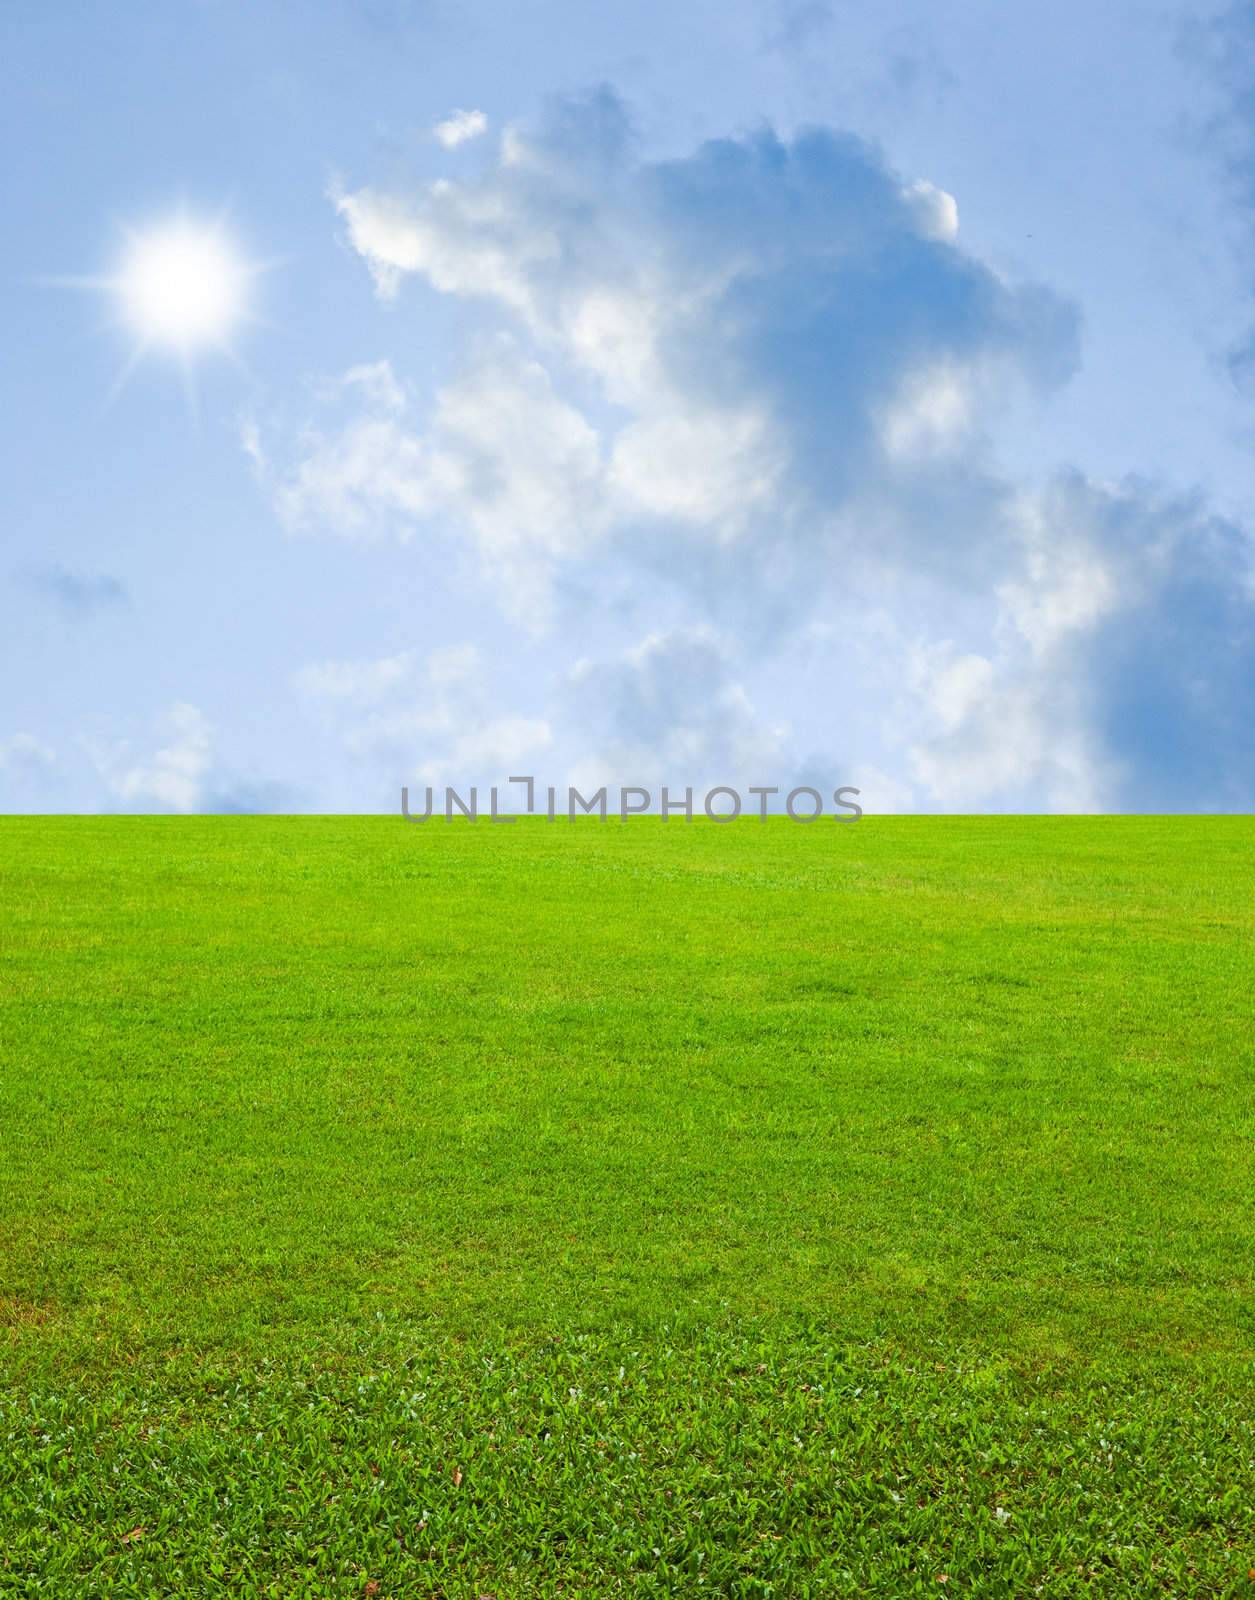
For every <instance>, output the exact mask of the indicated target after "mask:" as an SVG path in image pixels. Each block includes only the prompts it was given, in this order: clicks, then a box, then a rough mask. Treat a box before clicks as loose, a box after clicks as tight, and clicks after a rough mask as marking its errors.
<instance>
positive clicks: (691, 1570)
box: [0, 818, 1255, 1600]
mask: <svg viewBox="0 0 1255 1600" xmlns="http://www.w3.org/2000/svg"><path fill="white" fill-rule="evenodd" d="M0 906H2V907H3V920H2V922H0V940H2V947H0V1130H2V1138H0V1143H2V1150H0V1252H2V1269H3V1270H2V1276H0V1324H3V1331H2V1333H0V1379H2V1380H3V1388H2V1390H0V1593H2V1594H6V1595H7V1594H13V1595H22V1596H27V1595H51V1596H56V1597H58V1600H79V1597H82V1600H87V1597H92V1600H95V1597H97V1596H104V1595H108V1596H115V1595H116V1596H144V1597H157V1596H162V1597H169V1596H227V1595H242V1596H243V1595H249V1596H252V1595H258V1596H261V1595H266V1596H271V1595H273V1596H283V1597H309V1600H313V1597H320V1600H321V1597H324V1596H342V1595H343V1596H378V1597H379V1600H388V1597H394V1596H406V1597H409V1596H415V1597H418V1596H423V1597H427V1596H441V1597H450V1600H452V1597H459V1600H461V1597H468V1600H473V1597H479V1596H486V1595H491V1596H493V1597H494V1600H508V1597H514V1596H541V1595H545V1596H559V1595H561V1596H568V1597H569V1596H583V1595H590V1596H602V1595H607V1596H609V1595H617V1594H631V1595H650V1596H664V1595H700V1594H709V1595H730V1596H744V1597H749V1596H768V1595H774V1596H785V1595H789V1596H793V1595H797V1596H846V1595H848V1596H885V1597H893V1600H896V1597H899V1596H910V1595H938V1594H965V1595H981V1596H1015V1597H1021V1596H1034V1595H1044V1596H1049V1597H1056V1596H1074V1595H1075V1596H1081V1595H1100V1596H1108V1595H1148V1594H1155V1595H1178V1596H1200V1595H1237V1594H1247V1595H1249V1594H1252V1593H1255V1582H1253V1581H1252V1579H1251V1571H1252V1569H1253V1568H1255V1403H1253V1388H1252V1362H1251V1355H1252V1324H1253V1317H1252V1298H1251V1290H1252V1278H1253V1277H1255V1212H1253V1203H1255V1159H1253V1154H1252V1142H1251V1134H1252V1125H1253V1123H1255V1116H1253V1112H1255V1096H1253V1094H1252V1087H1253V1080H1255V1072H1253V1062H1255V1021H1253V1018H1252V1011H1253V1010H1255V821H1253V820H1250V819H1241V818H1229V819H1224V818H1220V819H1217V818H1210V819H1208V818H1197V819H1168V818H1159V819H1150V818H1143V819H1127V818H1126V819H1103V820H1098V819H1049V820H1048V819H1011V818H1004V819H976V818H966V819H955V818H949V819H946V818H933V819H905V818H904V819H881V818H868V819H865V820H864V821H863V822H861V823H859V824H857V825H856V826H853V827H848V826H847V827H841V826H838V825H836V824H835V823H832V822H828V821H826V822H823V823H818V824H816V825H814V826H812V827H798V826H794V825H791V824H789V823H787V822H784V821H778V822H772V823H769V824H767V825H765V826H763V825H760V824H758V823H755V822H750V821H745V822H741V823H737V824H735V825H730V826H719V827H717V826H715V825H712V824H704V825H703V824H694V825H692V826H686V825H684V824H683V823H682V822H679V821H671V822H668V823H666V824H664V823H661V822H659V821H657V820H654V819H640V820H637V821H634V822H633V823H630V824H629V825H627V826H626V827H623V826H617V825H608V826H600V825H598V824H596V823H593V822H588V823H577V824H575V825H567V824H559V825H554V826H547V825H545V824H543V823H530V822H524V823H520V824H518V825H516V826H513V827H492V826H490V825H487V824H483V823H481V824H477V825H474V826H472V825H469V824H462V825H453V826H447V825H445V824H444V823H439V822H437V823H431V824H429V825H427V826H426V827H421V828H420V827H407V826H405V825H404V824H403V823H402V822H401V821H400V820H399V819H393V818H370V819H366V818H348V819H345V818H308V819H292V818H203V819H149V818H111V819H92V818H63V819H56V820H53V819H15V818H6V819H0Z"/></svg>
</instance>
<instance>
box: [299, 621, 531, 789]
mask: <svg viewBox="0 0 1255 1600" xmlns="http://www.w3.org/2000/svg"><path fill="white" fill-rule="evenodd" d="M297 682H298V685H299V687H300V688H301V690H302V691H303V693H304V694H306V695H307V696H308V697H309V698H310V699H311V700H312V701H314V702H315V703H316V705H317V708H318V710H319V711H320V713H321V714H322V716H323V717H324V718H325V719H326V721H327V722H328V724H329V726H330V727H331V728H332V729H333V731H334V732H335V734H336V736H337V737H338V738H339V739H340V741H341V742H342V744H343V746H344V748H345V749H346V750H347V751H348V752H349V753H350V755H351V756H352V757H353V758H354V759H355V760H365V761H367V762H369V763H371V764H372V765H373V766H375V767H377V768H380V769H382V770H386V771H387V772H388V774H389V776H390V777H391V778H393V779H395V781H397V782H399V783H412V782H415V781H419V782H422V783H425V784H433V785H435V784H441V783H453V784H458V783H461V784H472V783H473V784H480V785H485V786H486V785H490V784H493V783H503V782H504V781H505V779H506V778H508V777H509V774H510V772H511V771H512V770H514V768H515V767H517V766H518V764H519V763H522V762H527V761H528V760H531V759H534V758H535V757H536V756H537V755H539V754H541V753H542V752H543V751H545V750H547V749H548V748H549V746H550V745H551V744H552V742H553V733H552V730H551V728H550V726H549V723H548V722H547V721H546V720H545V719H544V718H543V717H538V716H523V715H516V714H506V715H500V714H495V713H494V712H493V711H492V709H491V708H490V704H489V695H488V692H487V683H486V668H485V663H484V661H483V659H482V657H481V655H480V653H479V651H478V650H477V649H476V648H475V647H474V646H473V645H453V646H447V647H445V648H444V649H440V650H435V651H433V652H431V654H429V655H428V656H427V657H426V659H425V660H420V659H419V658H418V656H417V655H416V654H415V652H413V651H401V652H399V653H397V654H395V655H392V656H383V657H378V658H371V659H359V660H351V661H325V662H320V663H317V664H313V665H310V666H307V667H305V668H303V669H302V670H301V671H300V672H299V673H298V674H297Z"/></svg>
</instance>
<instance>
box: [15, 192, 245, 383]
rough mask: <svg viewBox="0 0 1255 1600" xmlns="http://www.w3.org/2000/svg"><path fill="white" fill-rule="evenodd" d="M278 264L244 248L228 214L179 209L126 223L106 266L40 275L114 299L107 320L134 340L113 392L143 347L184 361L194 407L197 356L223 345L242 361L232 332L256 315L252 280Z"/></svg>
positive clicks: (224, 350)
mask: <svg viewBox="0 0 1255 1600" xmlns="http://www.w3.org/2000/svg"><path fill="white" fill-rule="evenodd" d="M276 264H277V263H275V262H273V261H270V262H267V261H254V260H251V259H250V258H249V257H248V256H247V255H245V253H244V251H243V250H242V249H241V248H240V245H239V243H238V242H237V240H236V239H235V238H234V236H233V235H232V232H231V230H230V229H229V228H228V226H227V223H226V219H225V217H223V216H219V217H216V218H213V219H205V218H202V217H197V216H193V215H190V214H189V213H188V212H186V211H184V210H179V211H177V212H175V213H173V214H171V215H169V216H166V217H164V218H160V219H157V220H155V221H153V222H151V223H149V224H148V225H147V226H145V227H142V228H133V227H125V226H124V228H123V239H122V244H121V249H120V251H119V254H118V256H117V257H116V259H115V265H114V268H113V270H112V271H111V272H109V273H107V274H103V275H100V276H92V277H56V278H49V279H45V280H44V281H45V282H47V283H51V284H54V285H58V286H60V287H62V288H67V289H85V290H87V291H89V292H90V293H92V294H97V295H101V296H103V297H104V299H105V300H107V301H108V302H109V304H110V305H111V307H112V309H113V313H114V315H113V317H112V318H111V320H112V321H113V322H115V323H116V324H117V325H118V326H119V327H120V328H122V329H123V331H124V332H125V333H126V334H127V335H128V336H129V338H130V341H131V351H130V355H129V357H128V358H127V360H126V361H125V363H124V365H123V367H122V370H121V372H120V373H119V375H118V379H117V382H116V383H115V384H114V386H113V390H112V391H111V393H112V395H116V394H117V393H118V392H119V391H120V390H121V389H122V388H123V387H124V386H125V385H126V383H127V381H128V379H129V378H130V376H131V374H132V372H133V371H134V370H135V368H136V367H137V366H138V365H139V363H140V362H141V361H142V360H143V359H144V358H145V357H146V356H147V355H149V354H151V353H157V354H165V355H166V356H170V357H173V358H174V359H175V360H176V361H177V362H178V363H179V365H180V366H181V367H182V369H183V379H184V386H185V388H186V390H187V394H188V397H189V401H190V402H191V403H192V404H193V408H195V393H196V384H195V376H194V368H195V365H196V360H197V358H198V357H200V356H203V355H206V354H211V353H213V352H221V353H222V354H224V355H227V356H230V357H231V358H232V359H233V360H234V361H235V362H236V363H237V365H242V362H241V358H240V355H239V352H238V351H237V350H236V348H235V344H234V340H235V337H236V336H237V335H238V333H239V331H240V328H241V326H242V325H243V324H245V323H249V322H256V321H257V320H258V318H257V316H256V314H255V311H254V307H253V287H254V283H255V280H256V279H257V278H258V277H260V276H261V274H262V273H264V272H266V271H268V270H269V269H270V268H271V267H272V266H274V265H276Z"/></svg>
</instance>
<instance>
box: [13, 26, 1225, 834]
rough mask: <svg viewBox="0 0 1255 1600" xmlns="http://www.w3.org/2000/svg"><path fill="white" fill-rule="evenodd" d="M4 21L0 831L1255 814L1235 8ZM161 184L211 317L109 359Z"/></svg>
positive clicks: (156, 219)
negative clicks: (837, 789) (370, 816)
mask: <svg viewBox="0 0 1255 1600" xmlns="http://www.w3.org/2000/svg"><path fill="white" fill-rule="evenodd" d="M0 35H2V37H0V75H2V76H3V80H4V81H3V95H2V98H0V105H2V106H3V111H2V113H0V114H2V115H3V117H4V119H5V128H4V143H5V149H6V152H7V156H6V177H5V189H4V194H5V202H6V203H5V207H4V216H5V219H6V223H5V251H4V257H5V263H6V278H7V293H6V294H5V296H4V301H3V312H2V313H0V314H2V315H3V317H4V324H5V326H4V349H5V352H6V359H5V361H4V364H3V369H2V371H0V386H2V388H3V403H4V409H3V437H4V445H5V475H4V476H5V483H6V487H7V491H8V492H7V497H6V505H7V515H6V517H5V524H4V552H3V561H0V617H2V618H3V628H2V629H0V650H2V651H3V667H4V670H3V676H2V678H0V807H3V808H4V809H7V810H12V811H28V810H36V811H60V810H70V811H97V810H134V811H154V810H175V811H198V810H303V811H350V810H351V811H376V810H385V809H390V808H392V807H394V806H395V804H396V796H397V790H398V788H399V786H400V784H401V783H408V784H410V785H411V786H413V785H421V784H423V783H445V782H453V783H457V784H467V783H471V782H478V783H481V784H487V783H491V782H500V781H502V780H503V779H504V777H505V776H507V775H508V774H509V773H510V772H517V771H530V772H535V773H536V774H537V776H538V777H539V778H541V779H542V780H544V781H550V782H557V783H564V782H567V781H574V782H578V783H579V784H581V785H584V786H586V785H588V784H590V783H594V784H595V783H597V782H612V783H629V782H630V783H646V784H662V783H664V782H665V783H669V784H671V785H672V786H673V787H675V786H682V785H684V784H686V783H694V784H698V785H700V784H703V783H706V784H710V783H733V784H737V783H740V784H749V783H777V782H778V783H780V784H781V785H782V786H787V785H788V784H790V783H792V782H804V781H808V780H812V781H813V780H823V781H825V782H827V783H828V784H829V785H835V784H837V783H855V784H858V785H859V786H860V788H861V789H862V790H863V803H864V805H865V806H866V807H867V809H868V810H869V811H877V810H879V811H886V810H920V811H935V810H943V811H944V810H961V811H971V810H1063V811H1067V810H1247V809H1250V807H1251V804H1252V797H1253V794H1255V735H1253V734H1252V726H1253V720H1255V719H1253V713H1255V610H1253V607H1255V590H1253V587H1252V569H1251V538H1252V530H1255V490H1253V480H1252V474H1251V470H1250V461H1251V443H1252V417H1251V405H1252V400H1253V399H1255V385H1253V384H1252V382H1251V379H1250V371H1251V366H1252V362H1251V357H1250V351H1251V349H1252V348H1255V345H1253V344H1252V329H1253V328H1255V308H1253V306H1252V294H1251V290H1252V273H1253V268H1255V231H1253V229H1252V219H1253V218H1255V180H1253V178H1252V174H1253V173H1255V11H1253V10H1252V8H1250V7H1241V6H1240V7H1237V8H1231V9H1223V8H1217V9H1216V10H1215V11H1214V12H1206V11H1204V10H1200V9H1199V8H1197V7H1191V8H1188V9H1187V8H1184V7H1183V8H1180V9H1177V8H1174V7H1172V6H1149V5H1118V4H1117V5H1109V6H1106V7H1102V8H1099V9H1098V11H1097V13H1096V12H1095V9H1094V8H1093V7H1090V6H1084V7H1082V6H1081V5H1079V4H1078V5H1071V4H1065V5H1059V4H1052V5H1050V6H1046V5H1044V4H1043V5H1037V4H1025V5H1021V6H1016V7H1013V8H1008V7H1005V6H1000V5H993V4H985V3H981V0H962V3H951V0H932V3H930V4H927V5H924V4H913V3H911V4H907V3H889V4H886V5H883V6H879V7H875V8H871V7H861V6H854V5H853V4H843V3H839V0H832V3H830V4H826V3H824V0H790V3H786V0H780V3H768V0H764V3H760V4H755V5H737V4H730V3H720V4H718V5H716V4H713V3H712V4H706V3H693V0H679V3H669V4H667V5H665V6H661V5H659V6H654V5H651V4H643V5H638V6H633V7H615V8H605V7H591V6H586V5H576V4H569V3H567V4H558V3H535V4H526V5H510V6H504V5H488V4H481V3H477V0H459V3H458V4H456V5H454V4H452V3H448V4H440V3H434V0H433V3H421V0H412V3H406V0H365V3H356V4H354V3H350V0H321V3H318V4H314V5H297V4H294V3H293V4H279V3H251V4H246V3H243V0H240V3H235V0H159V3H157V0H154V3H152V4H146V3H142V0H127V3H125V4H120V5H117V6H111V7H100V6H97V5H89V4H85V3H84V4H75V3H72V0H67V3H64V4H60V5H58V6H56V7H48V6H46V5H36V4H33V3H28V0H9V3H8V4H7V5H6V6H5V8H4V12H3V18H2V19H0ZM179 217H183V218H185V219H191V220H192V223H194V224H196V225H198V226H199V225H201V224H203V225H204V226H205V227H206V228H210V227H213V228H216V229H218V230H219V232H218V233H217V234H215V235H214V237H215V238H218V237H220V238H222V239H224V240H227V241H229V248H230V250H231V251H232V252H234V256H235V259H236V260H237V261H238V262H239V263H242V264H244V265H245V266H248V267H256V268H258V269H259V270H258V271H257V272H256V275H255V276H251V277H250V278H249V287H248V296H247V298H248V300H249V307H248V310H249V313H250V314H249V315H248V316H247V317H239V318H232V317H229V316H224V318H223V325H222V327H221V328H220V329H217V330H215V331H218V332H221V334H222V335H223V339H224V341H225V342H226V343H228V344H229V346H230V353H229V354H228V353H225V352H224V351H223V350H220V349H219V348H218V346H217V344H216V343H214V342H206V343H205V344H204V345H203V346H200V345H198V346H196V348H194V349H193V350H191V351H190V352H189V353H188V358H187V360H186V362H181V361H180V360H178V359H175V357H174V356H173V355H172V354H171V353H170V352H169V351H167V350H163V349H162V348H161V347H160V345H159V343H158V347H156V348H150V349H148V350H147V351H145V353H144V354H143V356H142V357H141V359H139V360H138V361H137V362H136V363H135V364H134V366H133V368H131V370H130V371H129V372H127V373H126V376H125V381H123V382H121V383H119V379H120V377H121V375H122V374H123V373H124V369H126V368H127V364H128V360H129V359H130V357H131V356H132V355H133V353H134V346H135V344H136V334H135V330H134V328H133V327H130V326H127V325H126V324H125V318H120V316H119V312H120V311H121V310H124V309H125V305H126V304H131V305H132V306H134V305H135V304H137V303H139V302H138V301H137V300H136V295H139V297H140V300H141V301H144V304H143V305H141V311H142V312H144V314H145V315H148V316H149V320H150V321H151V315H150V314H151V313H152V311H153V307H152V305H151V304H149V303H148V302H149V301H151V299H152V296H153V295H154V294H155V295H157V296H158V298H160V296H161V293H162V286H161V284H160V283H158V284H156V286H155V287H154V285H153V284H152V283H151V282H150V281H149V279H148V278H144V279H143V282H142V283H140V285H139V288H137V287H136V284H137V281H138V280H137V278H136V271H137V269H135V268H134V267H132V268H131V269H129V274H130V275H129V276H128V275H127V271H125V270H123V269H122V268H120V266H119V263H120V262H124V261H125V260H127V259H128V255H127V252H128V249H129V250H131V251H132V252H134V251H136V250H138V251H140V252H141V255H142V252H143V250H144V249H145V248H147V247H148V246H150V245H151V243H152V241H153V240H154V239H157V240H160V239H162V238H163V237H166V234H164V233H163V231H162V230H163V229H165V230H168V229H169V227H170V226H171V222H172V219H176V218H179ZM128 240H129V241H131V243H130V244H129V245H128ZM135 241H138V244H136V243H135ZM129 259H131V260H132V261H134V260H135V259H137V258H136V257H134V255H132V256H131V257H130V258H129ZM144 259H145V260H151V259H155V258H152V257H151V251H150V256H149V257H145V258H144ZM162 259H163V260H164V258H162ZM158 267H160V262H158ZM70 279H80V280H89V279H90V280H96V286H95V287H91V286H86V287H85V286H83V285H82V284H80V285H78V286H74V285H71V284H70V283H69V282H68V280H70ZM110 284H112V285H113V286H112V287H110ZM128 292H129V293H131V299H130V301H129V302H128V301H126V293H128ZM145 296H147V297H148V300H146V301H145V300H144V297H145ZM179 305H182V302H179ZM180 314H182V313H180ZM150 331H151V329H150ZM185 368H186V370H185Z"/></svg>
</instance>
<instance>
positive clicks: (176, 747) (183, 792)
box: [110, 702, 212, 812]
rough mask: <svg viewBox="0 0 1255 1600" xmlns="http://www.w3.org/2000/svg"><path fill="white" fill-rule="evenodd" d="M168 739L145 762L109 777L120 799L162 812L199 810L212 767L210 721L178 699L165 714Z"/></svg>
mask: <svg viewBox="0 0 1255 1600" xmlns="http://www.w3.org/2000/svg"><path fill="white" fill-rule="evenodd" d="M166 725H167V729H168V740H167V742H166V743H165V744H163V745H162V746H161V747H160V748H159V749H158V750H156V751H155V752H154V754H153V755H152V756H151V757H150V758H149V759H148V760H147V761H144V762H140V763H139V764H137V765H135V766H130V767H126V768H125V769H124V770H122V771H121V772H118V773H116V774H115V775H114V776H113V777H112V778H111V780H110V788H111V789H112V791H113V794H114V795H115V796H116V798H117V799H119V800H124V801H127V802H137V803H142V804H144V805H155V806H157V807H158V808H159V809H161V810H163V811H184V812H187V811H199V810H201V809H203V805H204V801H205V798H206V780H207V779H208V777H209V774H210V770H211V767H212V748H211V744H210V728H209V723H208V721H207V720H206V718H205V715H204V713H203V712H201V711H199V710H198V709H197V707H196V706H193V705H188V704H187V703H186V702H181V703H180V704H178V705H175V706H174V707H172V708H171V710H170V712H169V713H168V715H167V717H166Z"/></svg>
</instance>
